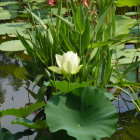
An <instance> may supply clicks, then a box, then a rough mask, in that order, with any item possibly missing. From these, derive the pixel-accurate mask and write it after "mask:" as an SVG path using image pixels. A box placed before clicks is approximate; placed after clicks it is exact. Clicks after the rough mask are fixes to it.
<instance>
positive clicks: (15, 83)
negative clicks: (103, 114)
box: [0, 52, 140, 140]
mask: <svg viewBox="0 0 140 140" xmlns="http://www.w3.org/2000/svg"><path fill="white" fill-rule="evenodd" d="M19 67H22V64H21V62H20V61H17V60H15V59H13V58H10V57H7V56H5V54H4V53H1V52H0V110H3V109H8V108H20V107H25V106H26V105H27V104H29V103H33V102H35V101H34V99H33V98H32V97H31V96H30V95H28V93H27V91H26V89H25V87H29V88H30V89H32V85H31V84H26V83H27V81H25V80H21V79H18V78H16V76H15V73H14V72H15V70H16V69H17V68H19ZM36 90H38V89H36ZM122 97H123V98H122ZM119 99H120V100H118V101H117V100H116V101H114V104H115V106H116V109H117V110H118V112H120V113H119V118H120V119H119V125H118V131H117V132H116V133H115V134H114V135H113V136H112V138H109V139H108V138H107V139H105V140H140V116H139V115H138V114H137V113H136V111H135V108H134V106H133V104H132V103H131V102H130V99H129V98H128V97H127V95H125V94H123V93H121V95H120V98H119ZM33 117H34V114H32V115H30V116H29V117H28V118H29V119H31V120H32V118H33ZM14 119H15V117H13V116H5V117H3V118H2V119H1V126H2V127H3V128H7V129H8V130H10V131H11V132H12V133H17V132H19V131H21V132H22V131H24V130H25V129H27V128H25V127H24V126H22V125H14V124H11V121H12V120H14ZM35 137H36V133H34V134H33V135H31V136H25V137H23V138H21V139H20V140H34V139H35Z"/></svg>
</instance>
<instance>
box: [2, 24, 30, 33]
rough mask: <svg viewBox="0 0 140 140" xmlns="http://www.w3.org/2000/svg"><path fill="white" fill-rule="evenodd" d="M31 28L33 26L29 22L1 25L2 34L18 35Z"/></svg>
mask: <svg viewBox="0 0 140 140" xmlns="http://www.w3.org/2000/svg"><path fill="white" fill-rule="evenodd" d="M29 27H31V24H29V23H27V22H18V23H14V22H12V23H5V24H0V34H1V35H4V34H16V33H17V32H18V33H19V32H23V31H25V30H26V29H27V28H29Z"/></svg>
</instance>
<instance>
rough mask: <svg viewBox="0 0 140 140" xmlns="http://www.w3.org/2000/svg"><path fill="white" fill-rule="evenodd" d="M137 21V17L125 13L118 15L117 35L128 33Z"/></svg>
mask: <svg viewBox="0 0 140 140" xmlns="http://www.w3.org/2000/svg"><path fill="white" fill-rule="evenodd" d="M136 23H137V21H136V19H131V18H130V17H127V16H124V15H117V16H116V35H120V34H128V33H129V32H130V31H131V28H132V27H133V26H134V25H135V24H136Z"/></svg>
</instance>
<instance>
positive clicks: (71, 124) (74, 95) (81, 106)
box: [45, 87, 117, 140]
mask: <svg viewBox="0 0 140 140" xmlns="http://www.w3.org/2000/svg"><path fill="white" fill-rule="evenodd" d="M104 92H105V91H104ZM104 92H103V90H100V88H96V87H85V88H79V89H75V90H73V91H72V92H70V93H68V94H66V95H61V94H60V95H55V96H53V97H52V98H51V99H50V100H49V101H48V103H47V105H46V108H45V113H46V117H47V123H48V126H49V129H50V131H51V132H56V131H58V130H62V129H63V130H66V131H67V133H68V135H70V136H73V137H75V138H76V139H77V140H93V139H98V138H102V137H110V136H111V135H112V134H113V133H114V132H115V130H116V128H117V112H116V109H115V107H114V105H113V104H112V103H111V102H110V101H109V99H108V98H107V97H106V96H105V95H104Z"/></svg>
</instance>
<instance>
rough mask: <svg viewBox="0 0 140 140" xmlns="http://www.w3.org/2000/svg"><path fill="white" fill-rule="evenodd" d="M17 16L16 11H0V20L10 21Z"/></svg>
mask: <svg viewBox="0 0 140 140" xmlns="http://www.w3.org/2000/svg"><path fill="white" fill-rule="evenodd" d="M17 16H18V14H17V12H16V11H11V10H8V11H7V10H0V20H5V19H12V18H16V17H17Z"/></svg>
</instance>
